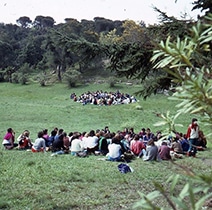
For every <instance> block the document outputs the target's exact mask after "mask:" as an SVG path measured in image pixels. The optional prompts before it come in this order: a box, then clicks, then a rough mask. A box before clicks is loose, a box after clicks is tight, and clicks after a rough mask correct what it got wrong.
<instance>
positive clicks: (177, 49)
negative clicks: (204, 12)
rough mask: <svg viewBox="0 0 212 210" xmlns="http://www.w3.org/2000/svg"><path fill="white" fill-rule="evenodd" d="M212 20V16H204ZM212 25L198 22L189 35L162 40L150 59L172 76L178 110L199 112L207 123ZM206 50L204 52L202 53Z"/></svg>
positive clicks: (210, 111) (208, 117)
mask: <svg viewBox="0 0 212 210" xmlns="http://www.w3.org/2000/svg"><path fill="white" fill-rule="evenodd" d="M207 19H208V20H210V21H212V16H208V17H207ZM211 33H212V25H211V24H201V23H197V25H196V26H194V27H192V29H191V36H190V37H186V38H185V39H184V40H181V39H180V38H178V39H177V41H176V42H170V39H169V38H168V39H167V40H166V42H163V41H161V43H160V50H157V51H155V53H154V55H153V57H152V59H151V60H152V61H153V62H156V64H155V68H163V69H164V70H165V71H166V72H168V73H169V74H171V75H172V76H173V77H174V82H175V83H178V84H181V85H180V86H178V87H176V93H174V94H173V97H172V99H174V100H179V101H180V102H179V104H178V107H179V108H180V112H182V113H187V112H190V113H192V114H196V113H201V114H202V115H203V116H204V119H205V121H207V122H208V123H209V124H211V122H212V118H211V113H212V110H211V105H212V100H211V94H212V92H211V91H212V90H211V84H212V80H211V77H210V72H211V66H210V64H209V65H208V62H210V60H211V56H210V54H209V53H207V52H209V51H210V43H211V41H212V37H211ZM205 52H206V54H205Z"/></svg>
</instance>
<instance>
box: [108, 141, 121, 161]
mask: <svg viewBox="0 0 212 210" xmlns="http://www.w3.org/2000/svg"><path fill="white" fill-rule="evenodd" d="M108 150H109V152H108V154H107V156H109V157H111V158H117V157H119V156H120V150H121V145H120V144H115V143H113V144H109V145H108Z"/></svg>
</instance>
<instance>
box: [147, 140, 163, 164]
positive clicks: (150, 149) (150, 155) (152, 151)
mask: <svg viewBox="0 0 212 210" xmlns="http://www.w3.org/2000/svg"><path fill="white" fill-rule="evenodd" d="M158 157H159V153H158V147H157V146H156V145H155V143H154V139H150V140H149V141H148V142H147V145H146V153H145V154H144V155H143V160H144V161H152V160H158Z"/></svg>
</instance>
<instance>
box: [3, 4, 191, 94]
mask: <svg viewBox="0 0 212 210" xmlns="http://www.w3.org/2000/svg"><path fill="white" fill-rule="evenodd" d="M155 10H156V12H158V13H159V14H160V19H161V22H160V24H158V25H149V26H146V25H145V23H144V22H143V21H141V22H140V23H136V22H134V21H132V20H125V21H119V20H117V21H112V20H109V19H105V18H102V17H95V18H94V19H93V20H85V19H84V20H81V21H77V20H76V19H73V18H66V19H65V23H60V24H55V21H54V19H53V18H52V17H48V16H47V17H45V16H37V17H36V18H35V20H34V21H32V20H30V18H29V17H25V16H23V17H20V18H19V19H18V20H17V24H4V23H1V24H0V82H13V83H21V84H26V83H27V82H29V81H39V82H40V84H41V85H45V84H46V82H49V81H51V80H53V81H66V82H67V83H68V84H69V86H76V83H77V82H78V81H82V78H90V77H95V76H99V75H102V76H104V77H107V78H109V77H110V76H111V77H112V78H115V77H123V76H125V77H127V78H132V79H139V80H140V81H141V82H144V81H146V79H147V78H148V80H149V81H148V82H147V83H143V84H144V87H145V93H142V94H144V95H145V94H146V95H149V94H151V93H153V92H156V91H157V90H158V89H167V88H168V87H169V86H170V85H171V81H172V78H171V77H170V75H168V74H167V73H164V71H160V70H154V71H153V65H152V63H151V61H150V59H151V57H152V54H153V51H154V50H157V48H158V43H159V42H160V41H161V40H166V38H167V37H168V36H170V38H171V39H175V38H176V37H181V38H182V37H185V36H187V35H188V34H189V33H190V28H191V27H192V26H193V24H194V21H193V20H187V19H183V20H178V19H176V18H174V17H168V16H167V15H166V14H165V13H163V12H161V11H160V10H158V9H157V8H155Z"/></svg>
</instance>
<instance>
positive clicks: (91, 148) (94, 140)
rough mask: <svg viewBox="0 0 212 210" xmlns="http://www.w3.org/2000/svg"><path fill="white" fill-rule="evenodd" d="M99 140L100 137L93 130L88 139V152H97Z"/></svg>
mask: <svg viewBox="0 0 212 210" xmlns="http://www.w3.org/2000/svg"><path fill="white" fill-rule="evenodd" d="M98 140H99V139H98V137H97V136H96V134H95V131H94V130H91V131H90V132H89V135H88V138H87V140H86V147H87V148H86V149H87V152H88V154H95V151H97V150H98Z"/></svg>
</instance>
